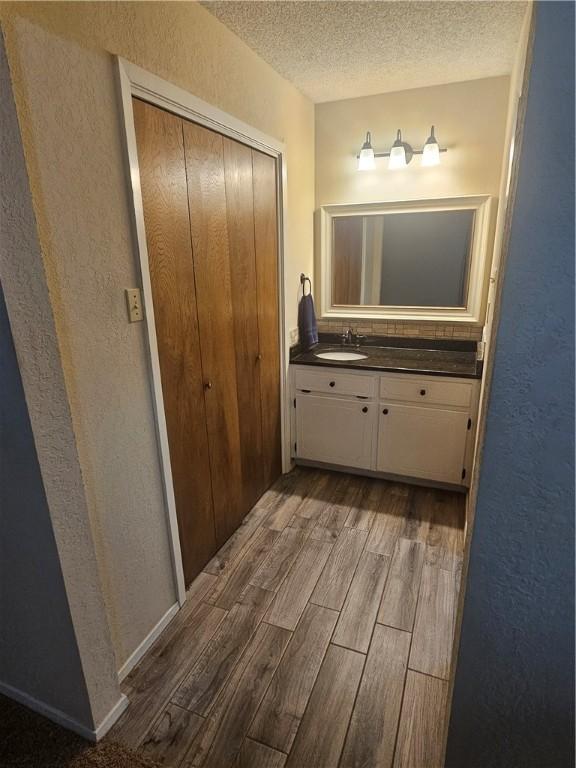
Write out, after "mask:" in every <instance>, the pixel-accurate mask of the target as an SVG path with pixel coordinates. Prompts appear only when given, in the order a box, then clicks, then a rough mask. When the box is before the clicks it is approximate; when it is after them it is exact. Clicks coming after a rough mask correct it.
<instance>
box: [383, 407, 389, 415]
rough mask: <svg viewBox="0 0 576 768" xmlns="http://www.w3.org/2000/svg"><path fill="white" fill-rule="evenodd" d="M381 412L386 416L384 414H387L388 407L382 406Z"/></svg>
mask: <svg viewBox="0 0 576 768" xmlns="http://www.w3.org/2000/svg"><path fill="white" fill-rule="evenodd" d="M382 413H383V414H384V416H386V415H387V414H388V408H384V410H383V411H382Z"/></svg>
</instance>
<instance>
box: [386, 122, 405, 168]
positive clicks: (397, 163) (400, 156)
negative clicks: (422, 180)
mask: <svg viewBox="0 0 576 768" xmlns="http://www.w3.org/2000/svg"><path fill="white" fill-rule="evenodd" d="M406 165H407V163H406V149H405V147H404V143H403V141H402V134H401V133H400V131H398V133H397V134H396V141H395V142H394V144H392V149H391V150H390V160H389V161H388V168H389V169H390V170H391V171H394V170H396V169H397V168H406Z"/></svg>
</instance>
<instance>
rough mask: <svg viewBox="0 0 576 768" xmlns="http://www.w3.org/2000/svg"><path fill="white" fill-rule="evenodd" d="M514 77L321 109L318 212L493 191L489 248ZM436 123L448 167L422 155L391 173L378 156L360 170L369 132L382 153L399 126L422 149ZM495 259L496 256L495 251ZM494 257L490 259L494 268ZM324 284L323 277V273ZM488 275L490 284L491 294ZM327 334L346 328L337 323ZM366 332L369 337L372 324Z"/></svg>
mask: <svg viewBox="0 0 576 768" xmlns="http://www.w3.org/2000/svg"><path fill="white" fill-rule="evenodd" d="M509 89H510V78H509V77H493V78H487V79H484V80H471V81H467V82H462V83H449V84H446V85H438V86H432V87H430V88H414V89H410V90H406V91H398V92H394V93H384V94H380V95H376V96H366V97H362V98H358V99H346V100H342V101H333V102H326V103H323V104H316V155H315V164H316V183H315V204H316V208H319V207H320V206H322V205H331V204H338V203H365V202H380V201H383V202H385V201H390V200H414V199H418V198H421V199H423V198H436V197H459V196H461V195H478V194H488V195H492V196H493V198H494V205H493V207H492V211H493V214H492V222H491V229H490V236H489V245H488V247H489V250H490V252H491V251H492V247H493V243H494V227H495V220H496V210H497V203H498V194H499V187H500V174H501V169H502V157H503V152H504V145H505V129H506V115H507V109H508V100H509ZM432 124H434V125H435V128H436V136H437V138H438V141H439V143H440V146H441V147H446V148H448V152H447V153H446V154H442V155H441V164H440V165H439V166H435V167H432V168H423V167H422V166H421V164H420V157H419V156H417V155H416V156H415V157H414V158H413V159H412V162H411V163H410V164H409V165H408V166H407V167H406V168H403V169H400V170H397V171H389V170H388V167H387V163H388V159H387V158H380V159H376V168H375V169H374V170H372V171H362V172H359V171H358V170H357V164H358V161H357V159H356V155H357V153H358V152H359V150H360V147H361V146H362V143H363V142H364V138H365V136H366V131H370V132H371V133H372V145H373V147H374V150H375V151H376V152H378V151H380V152H388V151H390V147H391V146H392V144H393V142H394V140H395V138H396V131H397V129H398V128H400V129H401V131H402V138H403V140H404V141H407V142H408V143H409V144H411V145H412V146H413V147H414V149H421V148H422V146H423V144H424V142H425V141H426V139H427V138H428V136H429V134H430V127H431V125H432ZM490 255H491V253H490ZM489 266H490V258H489V259H488V268H489ZM316 280H318V275H317V276H316ZM487 287H488V274H486V276H485V280H484V286H483V291H484V296H486V293H487ZM481 325H482V324H476V325H475V324H473V323H468V324H466V323H457V324H450V323H437V322H430V323H426V324H424V325H422V323H418V322H412V323H411V322H410V321H406V322H398V321H397V322H395V323H393V324H390V323H387V322H386V321H378V320H374V322H373V323H372V332H374V333H377V334H382V335H408V336H419V335H422V336H424V337H430V336H431V337H436V336H438V335H440V336H442V337H444V336H446V337H448V338H452V337H457V338H473V339H479V338H480V337H481V333H482V331H481ZM321 329H322V330H330V331H332V332H335V331H339V324H338V321H330V323H329V327H328V328H326V327H325V323H322V324H321ZM365 331H366V332H368V326H366V328H365Z"/></svg>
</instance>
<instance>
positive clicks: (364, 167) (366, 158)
mask: <svg viewBox="0 0 576 768" xmlns="http://www.w3.org/2000/svg"><path fill="white" fill-rule="evenodd" d="M371 138H372V137H371V136H370V131H368V133H367V134H366V141H365V142H364V144H362V149H361V150H360V154H359V155H358V170H359V171H372V170H374V168H376V161H375V159H374V150H373V149H372V142H371Z"/></svg>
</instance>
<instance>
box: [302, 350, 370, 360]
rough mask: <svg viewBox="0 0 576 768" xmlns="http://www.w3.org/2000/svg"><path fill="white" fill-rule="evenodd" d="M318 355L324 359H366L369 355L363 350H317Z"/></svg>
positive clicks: (316, 354)
mask: <svg viewBox="0 0 576 768" xmlns="http://www.w3.org/2000/svg"><path fill="white" fill-rule="evenodd" d="M315 356H316V357H320V358H322V360H342V361H345V360H366V358H367V357H368V355H363V354H362V353H361V352H338V351H335V352H316V353H315Z"/></svg>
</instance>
